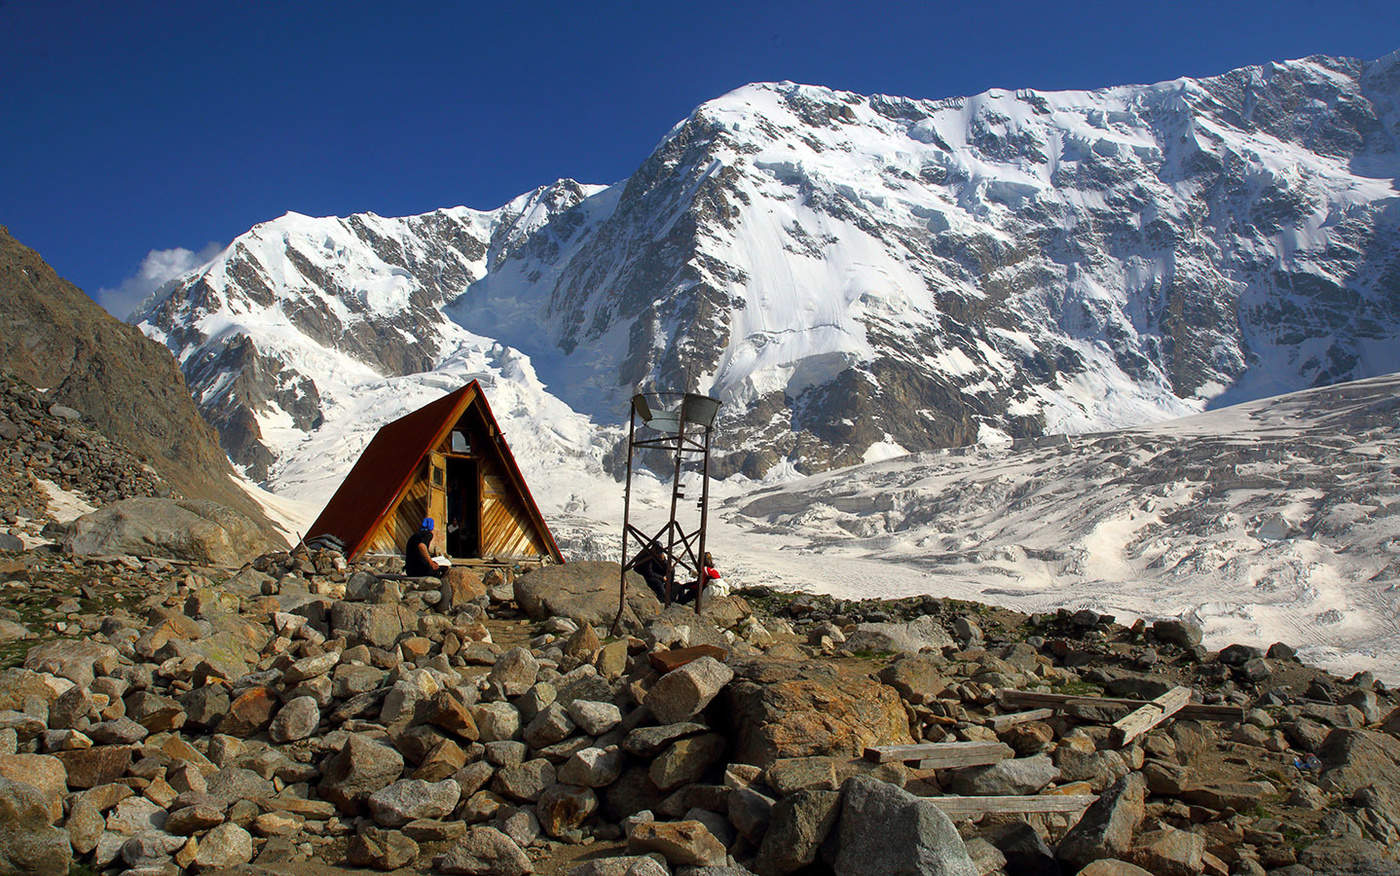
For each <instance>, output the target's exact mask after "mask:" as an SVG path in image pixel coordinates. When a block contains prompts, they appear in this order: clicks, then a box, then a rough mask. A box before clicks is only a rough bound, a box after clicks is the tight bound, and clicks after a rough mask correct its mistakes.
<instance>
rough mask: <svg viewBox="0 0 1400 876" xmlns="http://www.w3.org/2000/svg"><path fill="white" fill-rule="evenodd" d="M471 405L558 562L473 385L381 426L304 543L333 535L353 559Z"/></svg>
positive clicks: (544, 527) (482, 398) (497, 428)
mask: <svg viewBox="0 0 1400 876" xmlns="http://www.w3.org/2000/svg"><path fill="white" fill-rule="evenodd" d="M473 404H479V405H480V410H481V412H482V413H483V414H484V415H485V419H486V422H487V423H489V424H490V425H491V427H492V429H494V431H495V434H496V436H497V440H496V441H495V442H493V443H492V446H493V447H494V448H495V449H496V450H497V451H498V454H497V455H498V458H499V459H500V461H501V463H502V465H503V467H504V468H505V471H506V474H507V475H508V476H509V478H510V480H511V482H512V484H513V485H514V486H515V488H516V490H517V492H518V493H519V494H520V498H521V500H522V501H523V503H524V505H525V513H526V514H527V515H528V516H529V517H530V519H531V521H533V522H534V524H535V526H536V527H537V528H538V529H539V532H540V535H541V536H542V537H543V539H544V542H545V545H546V547H547V548H548V549H549V554H550V556H551V557H553V558H554V560H555V561H556V562H560V563H562V562H564V557H563V555H562V554H560V553H559V547H558V545H556V544H555V543H554V536H553V534H551V533H550V531H549V526H548V524H546V523H545V521H544V515H543V514H541V513H540V509H539V506H537V505H536V504H535V497H534V496H532V495H531V494H530V487H529V486H528V485H527V484H526V483H525V477H524V476H523V475H522V474H521V473H520V467H519V466H518V465H516V463H515V457H514V456H513V455H512V454H511V452H510V445H508V444H506V440H505V436H504V435H503V434H502V433H501V427H500V426H499V425H498V424H497V423H496V417H495V415H494V414H492V413H491V405H489V404H487V402H486V395H485V393H483V392H482V391H481V385H480V384H479V383H478V382H477V381H475V380H473V381H472V382H471V383H468V384H467V385H466V386H463V387H462V388H461V389H457V390H454V391H452V392H450V393H448V394H447V395H445V396H443V397H442V398H440V399H438V400H437V401H435V402H432V403H430V404H427V405H424V406H423V407H421V408H419V409H418V410H416V411H414V412H413V413H411V414H406V415H404V416H402V417H400V418H399V419H397V420H394V421H393V422H392V423H386V424H385V425H384V426H382V427H381V428H380V429H379V431H378V432H376V433H375V435H374V438H373V439H371V440H370V442H369V445H368V446H367V447H365V450H364V453H362V454H360V458H359V460H358V461H356V463H355V467H354V468H352V469H350V474H348V475H346V477H345V480H344V481H343V482H342V483H341V485H340V489H338V490H336V491H335V495H334V496H332V497H331V500H330V502H328V503H326V507H325V508H324V509H323V510H322V511H321V514H320V516H319V517H317V518H316V522H315V523H313V524H311V528H310V529H308V530H307V532H306V537H307V538H308V539H310V538H314V537H316V536H318V535H327V534H329V535H334V536H335V537H336V538H339V539H340V540H341V541H342V542H344V543H345V551H346V556H347V557H351V558H354V557H355V556H357V555H359V553H360V552H361V551H362V550H363V549H364V546H365V543H366V542H367V541H368V540H369V538H370V536H371V535H372V534H373V533H374V532H375V531H376V530H377V529H378V528H379V527H380V525H381V524H383V522H384V520H385V519H386V518H387V517H388V516H389V513H390V512H391V511H393V509H394V505H395V503H396V502H397V500H398V498H399V496H401V495H402V494H403V491H404V490H405V489H406V488H407V487H408V486H409V484H410V483H411V482H412V481H413V478H414V476H415V475H416V474H417V473H418V471H419V466H420V465H421V463H422V461H423V458H424V457H425V456H426V455H427V454H428V452H429V451H431V450H432V449H433V448H434V447H437V446H439V445H440V444H442V442H443V441H444V440H445V439H446V438H447V434H448V432H450V431H451V430H452V427H453V426H454V425H456V424H457V421H458V420H460V419H461V418H462V414H463V413H465V412H466V410H467V408H468V407H470V406H472V405H473Z"/></svg>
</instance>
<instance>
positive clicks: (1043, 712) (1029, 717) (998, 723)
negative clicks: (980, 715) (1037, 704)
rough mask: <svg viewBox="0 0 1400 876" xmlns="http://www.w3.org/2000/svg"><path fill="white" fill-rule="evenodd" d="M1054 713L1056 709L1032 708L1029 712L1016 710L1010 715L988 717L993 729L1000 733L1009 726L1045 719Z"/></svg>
mask: <svg viewBox="0 0 1400 876" xmlns="http://www.w3.org/2000/svg"><path fill="white" fill-rule="evenodd" d="M1054 715H1055V710H1054V709H1031V710H1030V711H1028V712H1014V713H1012V714H1010V715H993V716H992V717H990V718H988V719H987V723H988V724H991V725H992V729H993V730H995V731H996V732H998V733H1000V732H1001V731H1003V730H1005V729H1006V728H1007V727H1015V726H1016V725H1017V724H1029V723H1030V722H1031V721H1044V720H1045V719H1046V718H1051V717H1054Z"/></svg>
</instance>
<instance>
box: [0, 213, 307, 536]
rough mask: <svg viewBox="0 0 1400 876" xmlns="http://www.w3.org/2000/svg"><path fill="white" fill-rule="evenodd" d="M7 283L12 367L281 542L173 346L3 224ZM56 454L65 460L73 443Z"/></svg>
mask: <svg viewBox="0 0 1400 876" xmlns="http://www.w3.org/2000/svg"><path fill="white" fill-rule="evenodd" d="M0 290H3V294H0V364H3V367H4V370H5V371H7V372H10V373H11V374H13V375H14V376H16V377H18V378H20V379H21V380H24V381H25V382H27V383H28V384H30V385H32V386H35V387H39V388H41V389H44V390H46V391H47V392H46V395H45V398H47V399H48V400H49V402H50V403H53V402H58V403H61V404H62V405H65V406H68V407H70V408H73V409H75V410H76V412H78V413H79V414H80V415H81V417H82V422H83V425H85V426H86V427H88V428H90V429H94V430H96V431H98V432H100V433H101V434H102V435H103V436H105V438H106V439H107V440H108V441H110V442H111V443H113V444H116V445H120V446H122V447H125V448H127V449H129V450H130V451H131V452H132V453H134V454H135V455H136V456H138V457H140V459H141V460H142V462H144V463H145V464H147V465H149V466H150V467H151V468H152V469H153V470H154V471H155V472H156V473H157V474H158V475H159V476H160V478H161V479H162V480H164V481H165V483H166V484H168V485H169V486H170V487H173V488H174V489H175V490H176V491H178V492H179V493H181V494H182V495H184V496H186V497H189V498H195V499H208V500H211V501H214V502H218V503H220V504H223V505H228V506H229V507H232V508H235V509H237V510H238V511H240V512H241V513H242V514H243V515H245V516H247V517H249V518H250V519H252V520H254V521H255V522H257V523H258V525H259V527H260V529H262V530H263V531H264V533H265V534H266V535H268V536H269V537H275V538H277V540H278V541H279V542H280V541H281V537H280V536H277V535H276V534H275V530H274V529H273V527H272V524H271V523H270V522H269V521H268V520H267V518H266V516H265V515H264V514H263V512H262V509H261V508H259V507H258V505H257V503H255V502H254V501H253V500H252V499H250V498H249V496H248V494H247V493H245V492H244V491H243V490H242V489H240V488H239V487H238V486H237V485H236V484H235V483H234V482H233V480H232V476H233V470H232V468H231V467H230V466H229V464H228V460H227V459H226V458H225V457H224V455H223V454H222V453H221V452H220V450H219V445H218V440H217V437H216V436H215V434H214V433H213V430H211V429H210V428H209V426H208V425H206V424H205V422H204V421H203V420H202V419H201V418H200V414H199V411H198V410H196V408H195V405H194V403H193V402H192V401H191V398H190V390H189V387H188V386H187V385H186V383H185V379H184V376H183V375H182V374H181V373H180V369H179V367H178V366H177V364H176V363H175V361H174V360H173V359H172V358H171V357H170V354H169V353H168V352H166V351H165V350H164V349H162V348H161V347H160V345H158V344H154V343H152V342H151V341H150V340H148V339H147V338H146V337H144V336H143V335H142V334H141V332H140V331H138V330H137V329H135V328H133V327H132V326H129V325H125V324H124V323H122V322H120V321H119V320H116V319H114V318H113V317H111V316H109V315H108V314H107V312H106V311H104V310H103V309H102V308H101V307H99V306H98V305H97V304H96V303H95V302H94V301H93V300H92V299H90V298H88V297H87V296H86V295H84V294H83V293H82V291H80V290H79V289H78V288H77V287H75V286H73V285H72V284H71V283H68V282H66V281H64V280H63V279H62V278H60V277H59V276H58V275H57V274H56V273H54V271H53V269H52V268H50V267H49V266H48V265H47V264H45V262H44V260H43V259H42V258H40V257H39V255H38V254H37V253H35V252H34V251H33V250H31V249H29V248H27V247H25V246H23V245H22V244H20V243H19V242H18V241H16V240H15V239H14V238H13V237H11V236H10V234H9V232H8V231H7V230H6V229H4V228H0ZM51 450H52V448H51ZM54 452H57V453H58V455H59V456H60V457H61V456H62V455H63V454H64V453H67V452H69V448H66V447H64V448H59V449H58V450H57V451H54ZM62 474H63V472H62V471H60V472H59V475H62ZM56 479H57V480H62V477H58V478H56ZM104 489H105V488H104ZM118 493H119V494H121V495H127V494H132V495H142V494H144V493H143V492H141V491H136V492H135V493H130V491H127V492H122V491H121V490H118ZM104 495H105V494H104V493H102V492H101V491H99V493H98V494H95V495H94V496H92V498H94V500H101V499H103V498H104Z"/></svg>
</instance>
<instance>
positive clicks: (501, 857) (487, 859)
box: [437, 825, 535, 876]
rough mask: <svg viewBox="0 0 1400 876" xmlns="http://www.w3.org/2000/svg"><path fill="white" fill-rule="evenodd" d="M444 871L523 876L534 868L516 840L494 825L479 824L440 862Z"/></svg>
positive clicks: (440, 868) (440, 866)
mask: <svg viewBox="0 0 1400 876" xmlns="http://www.w3.org/2000/svg"><path fill="white" fill-rule="evenodd" d="M437 869H439V870H441V871H442V872H444V873H466V874H472V876H524V874H526V873H533V872H535V868H534V865H533V864H531V863H530V859H529V858H528V857H526V855H525V853H524V852H523V851H521V850H520V846H518V845H516V844H515V841H514V840H512V839H511V838H510V837H508V836H506V835H505V834H504V833H502V832H501V831H499V830H497V829H496V828H494V827H487V826H485V825H476V826H473V827H471V828H468V830H467V833H466V836H464V837H462V838H461V839H460V840H458V841H457V842H456V844H455V845H453V846H452V848H451V849H449V850H448V851H447V853H446V854H445V855H443V856H442V858H441V859H440V860H439V861H438V862H437Z"/></svg>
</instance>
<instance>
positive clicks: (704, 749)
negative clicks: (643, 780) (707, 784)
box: [648, 733, 727, 791]
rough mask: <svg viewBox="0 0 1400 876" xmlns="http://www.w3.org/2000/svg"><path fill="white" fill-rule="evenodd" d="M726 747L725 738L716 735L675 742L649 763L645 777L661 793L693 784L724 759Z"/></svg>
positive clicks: (692, 737) (706, 734)
mask: <svg viewBox="0 0 1400 876" xmlns="http://www.w3.org/2000/svg"><path fill="white" fill-rule="evenodd" d="M726 746H727V742H726V740H725V738H724V737H723V736H722V735H720V734H718V733H705V734H703V735H700V736H691V737H689V738H686V739H678V740H676V741H675V742H673V743H671V747H670V748H668V749H666V752H665V753H664V754H662V755H661V756H660V757H658V758H656V759H655V760H653V761H652V762H651V767H650V768H649V769H648V775H649V776H650V777H651V781H652V784H654V785H656V787H657V788H658V789H660V790H662V791H669V790H671V789H672V788H678V787H680V786H681V785H687V784H690V783H692V782H697V781H699V780H700V778H701V776H703V775H704V774H705V771H706V770H707V769H709V768H710V766H711V765H713V764H715V763H717V762H718V761H719V759H720V758H721V757H723V756H724V751H725V748H726Z"/></svg>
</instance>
